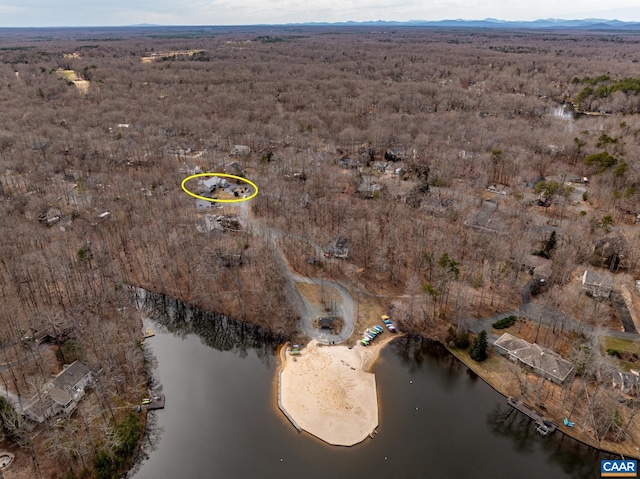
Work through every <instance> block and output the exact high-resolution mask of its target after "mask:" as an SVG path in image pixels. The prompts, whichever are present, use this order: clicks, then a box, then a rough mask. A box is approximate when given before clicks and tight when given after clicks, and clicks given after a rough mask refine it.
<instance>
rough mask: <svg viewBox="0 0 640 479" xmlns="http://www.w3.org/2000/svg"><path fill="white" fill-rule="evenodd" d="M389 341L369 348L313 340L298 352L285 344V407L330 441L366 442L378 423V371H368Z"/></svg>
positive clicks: (304, 427)
mask: <svg viewBox="0 0 640 479" xmlns="http://www.w3.org/2000/svg"><path fill="white" fill-rule="evenodd" d="M394 337H395V336H394ZM381 339H382V338H381ZM385 339H386V338H385ZM391 339H392V338H391V337H389V338H388V340H391ZM388 340H387V341H383V340H381V341H380V342H379V343H377V344H375V345H371V346H369V347H364V346H361V345H356V346H353V347H348V346H345V345H337V346H327V345H322V344H319V343H318V342H316V341H311V342H310V343H309V344H308V345H307V346H306V347H305V348H304V349H303V350H302V351H301V354H300V355H295V356H294V355H292V354H291V352H290V347H285V348H283V349H282V351H281V355H280V360H281V369H280V376H279V382H278V395H279V401H278V403H279V407H280V409H282V411H283V412H284V413H285V415H286V416H287V417H288V418H289V419H290V420H291V421H292V423H294V425H295V426H296V427H297V428H298V429H300V430H303V431H306V432H308V433H309V434H312V435H314V436H316V437H317V438H319V439H321V440H323V441H325V442H327V443H329V444H332V445H338V446H352V445H354V444H358V443H360V442H362V441H364V440H365V439H366V438H367V437H368V436H370V435H371V434H373V433H374V431H375V428H376V427H377V426H378V397H377V392H376V380H375V375H374V374H373V373H370V372H367V371H366V370H367V368H368V367H369V365H370V364H371V363H372V361H373V360H374V359H375V357H376V356H377V352H378V351H379V350H380V349H381V348H382V347H383V346H384V344H386V343H387V342H388Z"/></svg>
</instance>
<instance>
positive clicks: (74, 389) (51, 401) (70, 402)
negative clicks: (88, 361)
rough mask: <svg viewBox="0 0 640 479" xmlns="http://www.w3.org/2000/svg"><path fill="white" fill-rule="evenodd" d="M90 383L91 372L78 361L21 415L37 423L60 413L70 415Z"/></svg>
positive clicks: (56, 378)
mask: <svg viewBox="0 0 640 479" xmlns="http://www.w3.org/2000/svg"><path fill="white" fill-rule="evenodd" d="M92 381H93V375H92V373H91V370H90V369H89V368H88V367H87V366H85V365H84V364H83V363H81V362H80V361H75V362H73V363H71V364H70V365H68V366H67V367H65V368H64V369H63V370H62V372H60V373H59V374H58V375H57V376H56V377H55V378H54V379H53V380H52V381H51V382H50V383H48V384H46V385H45V386H44V387H43V388H42V389H41V390H40V391H39V392H38V394H37V395H36V397H35V399H34V400H33V401H32V402H31V403H30V404H29V406H27V408H26V409H25V410H24V413H23V414H24V415H25V417H26V418H28V419H31V420H32V421H35V422H39V423H42V422H44V421H46V420H47V419H49V418H50V417H53V416H56V415H58V414H60V413H65V414H67V415H71V413H73V411H75V409H76V408H77V407H78V403H79V402H80V399H82V397H83V396H84V394H85V388H86V387H87V386H88V385H89V384H91V382H92Z"/></svg>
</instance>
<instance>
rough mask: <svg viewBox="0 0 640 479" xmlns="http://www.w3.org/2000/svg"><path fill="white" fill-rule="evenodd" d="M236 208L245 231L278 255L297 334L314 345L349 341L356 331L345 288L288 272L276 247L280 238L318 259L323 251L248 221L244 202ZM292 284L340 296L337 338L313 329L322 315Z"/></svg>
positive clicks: (323, 331)
mask: <svg viewBox="0 0 640 479" xmlns="http://www.w3.org/2000/svg"><path fill="white" fill-rule="evenodd" d="M239 206H240V211H239V214H238V216H239V217H240V219H241V221H242V222H243V223H244V225H245V227H246V228H247V229H248V230H249V231H250V232H252V233H254V234H257V235H258V236H260V237H262V238H263V239H266V240H267V241H268V243H269V244H270V245H271V247H272V248H273V249H274V250H275V251H277V253H278V258H279V260H280V267H281V269H282V271H283V272H284V274H285V276H286V277H287V280H288V283H289V284H288V285H287V290H288V291H287V296H288V297H289V300H290V301H291V303H292V304H293V305H294V306H295V307H296V309H297V310H298V312H299V313H300V332H302V333H303V334H305V335H307V336H309V337H310V338H311V339H315V340H316V341H318V342H320V343H324V344H339V343H342V342H344V341H346V340H347V339H349V337H350V336H351V334H353V330H354V328H355V319H354V314H353V310H354V307H353V298H352V297H351V294H349V291H348V290H347V288H345V286H344V285H343V284H342V283H340V282H338V281H333V280H327V279H323V278H307V277H305V276H300V275H298V274H295V273H294V272H293V271H291V268H289V264H288V263H287V261H286V260H285V258H284V255H283V254H282V250H281V249H280V247H279V246H278V240H280V239H282V238H290V239H294V240H296V241H302V242H304V243H308V244H309V245H311V246H312V247H313V248H314V249H315V251H316V254H317V255H318V256H323V254H324V251H323V250H322V248H321V247H320V246H319V245H317V244H316V243H314V242H313V241H311V240H309V239H307V238H303V237H301V236H298V235H287V234H286V233H285V232H284V231H282V230H281V229H279V228H272V227H270V226H266V225H264V224H262V223H261V222H260V221H259V220H255V219H254V218H251V215H250V212H249V205H248V204H247V202H246V201H245V202H242V203H240V205H239ZM295 283H305V284H315V285H318V286H322V287H328V288H333V289H335V290H336V291H337V292H338V293H339V294H340V298H341V304H340V305H338V306H337V309H338V313H339V315H340V316H342V330H341V331H340V334H331V332H329V331H328V330H323V329H319V328H317V327H316V326H315V325H314V323H313V321H314V319H315V318H317V317H318V316H322V314H323V313H324V312H323V311H322V310H321V309H320V308H319V307H318V306H316V305H314V304H312V303H310V302H309V300H307V299H306V298H305V297H304V296H302V295H301V294H300V291H298V288H296V285H295Z"/></svg>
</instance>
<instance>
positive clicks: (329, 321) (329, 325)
mask: <svg viewBox="0 0 640 479" xmlns="http://www.w3.org/2000/svg"><path fill="white" fill-rule="evenodd" d="M333 324H334V318H333V317H332V316H322V317H319V318H318V326H319V327H320V329H333Z"/></svg>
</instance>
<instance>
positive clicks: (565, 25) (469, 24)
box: [289, 18, 640, 30]
mask: <svg viewBox="0 0 640 479" xmlns="http://www.w3.org/2000/svg"><path fill="white" fill-rule="evenodd" d="M289 25H291V24H289ZM296 25H319V26H321V25H331V26H341V25H344V26H359V25H361V26H371V27H449V28H451V27H453V28H456V27H457V28H526V29H554V30H640V22H623V21H620V20H604V19H601V18H586V19H584V20H561V19H556V18H548V19H540V20H533V21H507V20H497V19H495V18H485V19H484V20H462V19H456V20H437V21H430V20H409V21H406V22H396V21H384V20H378V21H370V22H334V23H325V22H308V23H298V24H296Z"/></svg>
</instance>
